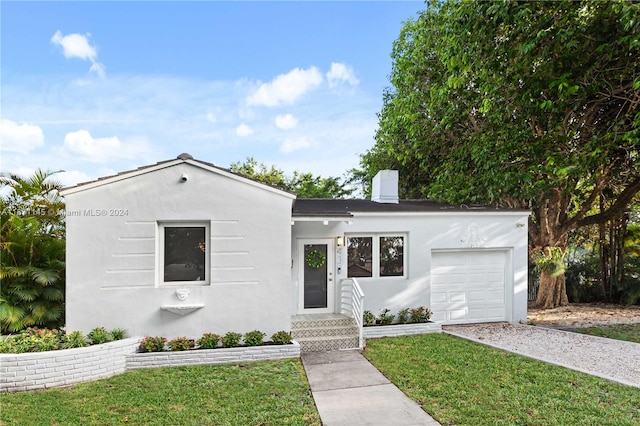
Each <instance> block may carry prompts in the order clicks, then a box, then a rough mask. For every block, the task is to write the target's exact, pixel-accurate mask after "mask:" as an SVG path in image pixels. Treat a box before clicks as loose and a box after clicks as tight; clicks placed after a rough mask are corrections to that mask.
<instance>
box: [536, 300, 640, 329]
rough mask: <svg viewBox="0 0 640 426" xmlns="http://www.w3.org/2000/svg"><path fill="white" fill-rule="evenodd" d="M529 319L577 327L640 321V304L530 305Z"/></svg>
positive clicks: (553, 324) (559, 325) (570, 327)
mask: <svg viewBox="0 0 640 426" xmlns="http://www.w3.org/2000/svg"><path fill="white" fill-rule="evenodd" d="M527 321H528V323H529V324H532V325H539V326H549V327H553V328H562V329H575V328H585V327H592V326H597V325H612V324H634V323H640V306H638V305H633V306H627V305H613V304H605V303H572V304H570V305H569V306H561V307H559V308H553V309H537V308H533V307H531V306H530V307H529V309H528V312H527Z"/></svg>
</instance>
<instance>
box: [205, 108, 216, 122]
mask: <svg viewBox="0 0 640 426" xmlns="http://www.w3.org/2000/svg"><path fill="white" fill-rule="evenodd" d="M207 121H208V122H209V123H215V122H216V121H218V118H217V117H216V114H215V113H213V112H211V111H209V112H208V113H207Z"/></svg>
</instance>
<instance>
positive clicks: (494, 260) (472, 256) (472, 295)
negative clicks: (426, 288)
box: [431, 250, 507, 324]
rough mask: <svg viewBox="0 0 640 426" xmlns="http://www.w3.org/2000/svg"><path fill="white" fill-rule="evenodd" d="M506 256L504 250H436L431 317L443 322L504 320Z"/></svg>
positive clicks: (432, 275) (432, 266) (460, 322)
mask: <svg viewBox="0 0 640 426" xmlns="http://www.w3.org/2000/svg"><path fill="white" fill-rule="evenodd" d="M506 260H507V253H506V252H504V251H491V250H467V251H460V252H433V253H432V255H431V310H432V311H433V316H432V319H433V320H435V321H443V323H444V324H463V323H476V322H492V321H505V320H506V319H507V318H506V293H505V265H506Z"/></svg>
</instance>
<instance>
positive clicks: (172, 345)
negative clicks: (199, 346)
mask: <svg viewBox="0 0 640 426" xmlns="http://www.w3.org/2000/svg"><path fill="white" fill-rule="evenodd" d="M195 345H196V344H195V342H194V341H193V339H187V338H186V337H176V338H175V339H171V340H169V342H168V343H167V346H168V347H169V349H171V350H172V351H188V350H190V349H193V348H194V347H195Z"/></svg>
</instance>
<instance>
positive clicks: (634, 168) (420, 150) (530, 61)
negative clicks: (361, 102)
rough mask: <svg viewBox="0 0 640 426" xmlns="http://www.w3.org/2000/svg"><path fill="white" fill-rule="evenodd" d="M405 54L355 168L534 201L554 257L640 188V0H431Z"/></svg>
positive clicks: (535, 248) (427, 191) (447, 193)
mask: <svg viewBox="0 0 640 426" xmlns="http://www.w3.org/2000/svg"><path fill="white" fill-rule="evenodd" d="M392 58H393V61H394V62H393V69H392V72H391V75H390V80H391V84H392V85H393V87H392V88H390V89H388V90H387V91H385V93H384V104H383V109H382V111H381V112H380V114H379V130H378V131H377V134H376V144H375V146H374V147H373V148H372V149H371V150H369V151H368V152H367V153H365V154H364V155H363V157H362V167H363V170H362V171H361V172H360V174H359V175H357V176H356V177H355V178H358V179H360V180H364V179H365V178H366V179H367V180H369V179H370V178H371V177H373V175H375V173H376V172H377V171H378V170H381V169H384V168H396V169H398V170H399V171H400V175H401V182H400V184H401V187H400V194H401V195H402V196H404V197H408V198H411V197H413V198H416V197H419V198H421V197H429V198H434V199H437V200H439V201H443V202H449V203H456V204H458V203H460V204H469V203H482V204H493V205H500V206H508V207H516V208H525V209H531V210H532V213H533V214H532V217H531V219H530V224H529V225H530V226H529V237H530V251H531V252H532V253H540V254H542V255H543V256H544V255H545V254H546V253H548V254H552V253H553V252H552V251H549V250H546V249H547V248H558V249H560V250H561V251H562V252H564V250H565V249H566V247H567V238H568V233H569V232H570V231H571V230H573V229H576V228H578V227H581V226H585V225H589V224H596V223H602V222H604V221H607V220H609V219H611V218H613V217H616V216H618V215H620V214H622V213H623V212H624V210H625V209H626V207H627V206H628V205H629V203H630V202H631V200H632V199H633V197H634V195H635V194H636V193H638V191H639V190H640V155H638V149H639V147H640V113H639V112H638V111H639V109H640V79H639V77H638V75H639V74H638V70H639V69H640V4H639V3H637V2H627V1H622V0H617V1H609V2H590V1H579V2H575V1H569V0H564V1H557V2H541V1H537V2H477V1H471V0H464V1H453V0H452V1H443V2H436V1H431V2H429V3H428V6H427V9H426V10H425V11H424V12H422V13H421V14H420V16H419V17H418V18H417V19H415V20H410V21H408V22H406V23H405V25H404V27H403V28H402V30H401V33H400V35H399V37H398V39H397V40H396V42H395V43H394V46H393V51H392ZM601 196H606V198H607V200H610V202H609V203H607V207H606V209H604V210H600V211H594V209H593V207H594V205H595V203H596V202H597V201H598V200H599V197H601ZM538 259H542V258H538ZM558 292H561V293H565V289H564V275H562V274H559V275H557V276H556V277H551V276H550V275H549V274H548V272H545V271H544V270H543V271H542V276H541V292H540V293H539V300H538V301H539V303H542V304H544V305H547V304H555V303H566V293H565V294H564V297H556V296H557V293H558Z"/></svg>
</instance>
